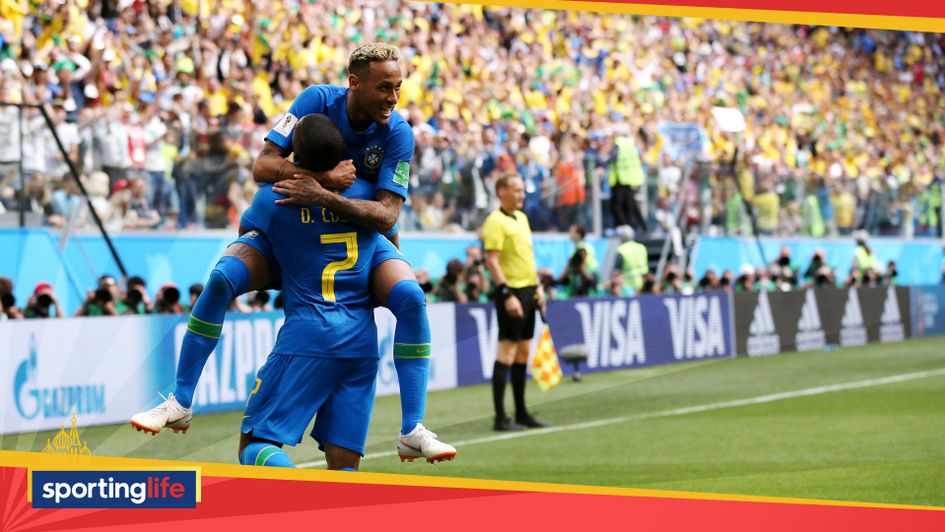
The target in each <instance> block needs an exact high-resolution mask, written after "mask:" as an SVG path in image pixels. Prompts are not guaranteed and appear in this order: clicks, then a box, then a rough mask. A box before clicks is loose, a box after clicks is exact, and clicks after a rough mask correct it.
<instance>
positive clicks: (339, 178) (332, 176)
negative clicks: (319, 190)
mask: <svg viewBox="0 0 945 532" xmlns="http://www.w3.org/2000/svg"><path fill="white" fill-rule="evenodd" d="M354 177H355V168H354V162H353V161H352V160H351V159H348V160H345V161H341V162H340V163H338V166H335V167H334V168H332V169H331V170H329V171H327V172H325V180H324V181H323V182H322V185H323V186H324V187H325V188H330V189H333V190H344V189H346V188H348V187H350V186H351V185H352V184H354Z"/></svg>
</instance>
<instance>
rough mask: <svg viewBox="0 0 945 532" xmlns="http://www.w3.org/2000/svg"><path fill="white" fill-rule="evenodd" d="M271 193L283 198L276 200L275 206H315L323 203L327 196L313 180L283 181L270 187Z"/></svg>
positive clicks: (325, 191)
mask: <svg viewBox="0 0 945 532" xmlns="http://www.w3.org/2000/svg"><path fill="white" fill-rule="evenodd" d="M272 191H273V192H275V193H277V194H282V195H283V196H285V197H284V198H282V199H277V200H276V205H288V204H294V205H315V204H318V203H323V198H324V197H325V194H329V192H328V191H327V190H325V188H324V187H323V186H321V185H320V184H319V183H318V181H315V180H314V179H285V180H283V181H279V182H278V183H276V184H274V185H273V186H272Z"/></svg>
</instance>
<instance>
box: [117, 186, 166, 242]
mask: <svg viewBox="0 0 945 532" xmlns="http://www.w3.org/2000/svg"><path fill="white" fill-rule="evenodd" d="M148 195H149V192H148V183H147V181H145V179H144V178H143V177H138V178H135V179H134V180H133V181H132V182H131V194H130V196H129V198H128V210H127V211H126V213H125V227H127V228H129V229H148V228H154V227H157V226H158V224H160V223H161V215H160V214H159V213H158V212H157V211H156V210H155V209H154V208H153V207H152V205H151V202H150V200H149V199H148Z"/></svg>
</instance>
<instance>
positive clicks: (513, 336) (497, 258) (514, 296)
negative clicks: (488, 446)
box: [482, 173, 548, 431]
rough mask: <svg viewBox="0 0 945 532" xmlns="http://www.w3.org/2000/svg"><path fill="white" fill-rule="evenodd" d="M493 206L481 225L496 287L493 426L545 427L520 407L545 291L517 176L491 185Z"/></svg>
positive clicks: (513, 427)
mask: <svg viewBox="0 0 945 532" xmlns="http://www.w3.org/2000/svg"><path fill="white" fill-rule="evenodd" d="M495 192H496V195H497V196H498V197H499V208H498V209H496V210H494V211H492V212H491V213H490V214H489V216H488V217H487V218H486V221H485V222H484V223H483V226H482V240H483V243H484V244H485V248H486V268H488V269H489V273H491V274H492V280H493V282H494V283H495V285H496V292H495V304H496V310H497V313H498V318H499V348H498V353H496V357H495V358H496V361H495V366H493V369H492V400H493V403H494V404H495V425H494V427H493V428H494V429H495V430H498V431H503V430H520V429H524V428H528V427H546V426H548V424H547V423H545V422H543V421H541V420H539V419H537V418H535V417H533V416H532V415H531V414H529V413H528V410H527V409H526V408H525V368H526V364H527V363H528V352H529V349H530V347H531V340H532V336H534V331H535V311H536V310H537V309H538V308H541V309H542V310H544V308H545V295H544V293H543V291H542V288H541V284H540V283H539V282H538V272H537V271H536V269H535V252H534V249H533V247H532V230H531V227H530V226H529V225H528V217H526V216H525V213H524V212H522V211H521V210H520V209H521V208H522V205H523V204H524V203H525V184H524V182H523V181H522V178H521V177H519V176H518V175H517V174H514V173H509V174H504V175H502V176H501V177H499V179H498V180H497V181H496V183H495ZM510 373H511V380H512V396H513V397H514V398H515V421H514V422H512V420H510V419H509V418H508V416H506V414H505V406H504V404H503V403H504V400H505V382H506V380H507V375H509V374H510Z"/></svg>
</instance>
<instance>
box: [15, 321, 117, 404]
mask: <svg viewBox="0 0 945 532" xmlns="http://www.w3.org/2000/svg"><path fill="white" fill-rule="evenodd" d="M39 382H40V379H39V355H38V349H37V347H36V336H35V335H30V341H29V354H27V356H26V358H25V359H23V361H22V362H20V364H19V365H18V366H17V368H16V372H14V375H13V404H14V405H15V406H16V411H17V413H18V414H19V415H20V417H22V418H23V419H34V418H36V417H40V416H41V417H42V418H46V419H49V418H62V419H67V418H69V417H70V416H71V415H72V414H73V413H77V414H79V415H84V414H100V413H104V412H105V385H104V384H78V385H61V386H54V387H48V388H47V387H42V386H40V385H39Z"/></svg>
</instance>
